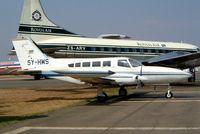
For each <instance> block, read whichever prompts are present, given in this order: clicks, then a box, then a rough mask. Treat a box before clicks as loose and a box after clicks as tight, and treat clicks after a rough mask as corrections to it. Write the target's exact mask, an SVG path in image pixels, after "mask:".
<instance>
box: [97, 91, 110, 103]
mask: <svg viewBox="0 0 200 134" xmlns="http://www.w3.org/2000/svg"><path fill="white" fill-rule="evenodd" d="M97 100H98V101H99V102H106V101H107V100H108V95H107V94H106V93H105V92H103V94H102V95H99V96H97Z"/></svg>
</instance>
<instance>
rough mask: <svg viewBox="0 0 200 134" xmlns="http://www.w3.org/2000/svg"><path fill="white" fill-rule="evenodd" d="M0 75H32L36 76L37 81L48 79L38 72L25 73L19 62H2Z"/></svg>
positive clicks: (0, 63)
mask: <svg viewBox="0 0 200 134" xmlns="http://www.w3.org/2000/svg"><path fill="white" fill-rule="evenodd" d="M0 75H31V76H34V79H35V80H39V79H41V78H46V77H45V76H43V75H42V74H41V72H40V71H38V72H24V71H22V69H21V65H20V63H19V62H18V61H5V62H0Z"/></svg>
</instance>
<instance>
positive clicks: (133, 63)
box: [128, 59, 142, 67]
mask: <svg viewBox="0 0 200 134" xmlns="http://www.w3.org/2000/svg"><path fill="white" fill-rule="evenodd" d="M128 61H129V62H130V64H131V66H132V67H138V66H142V63H140V62H139V61H137V60H134V59H128Z"/></svg>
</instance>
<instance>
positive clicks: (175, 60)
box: [143, 51, 200, 69]
mask: <svg viewBox="0 0 200 134" xmlns="http://www.w3.org/2000/svg"><path fill="white" fill-rule="evenodd" d="M143 64H144V65H148V66H166V67H173V68H181V69H187V68H194V67H197V66H200V53H189V52H182V51H175V52H171V53H167V54H164V55H160V56H157V57H155V58H151V59H149V60H147V61H145V62H143Z"/></svg>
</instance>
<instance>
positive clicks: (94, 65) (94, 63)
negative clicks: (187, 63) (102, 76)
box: [92, 61, 101, 67]
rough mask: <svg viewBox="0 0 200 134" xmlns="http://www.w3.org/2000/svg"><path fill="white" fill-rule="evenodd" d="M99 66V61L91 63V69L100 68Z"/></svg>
mask: <svg viewBox="0 0 200 134" xmlns="http://www.w3.org/2000/svg"><path fill="white" fill-rule="evenodd" d="M100 66H101V62H100V61H94V62H92V67H100Z"/></svg>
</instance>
